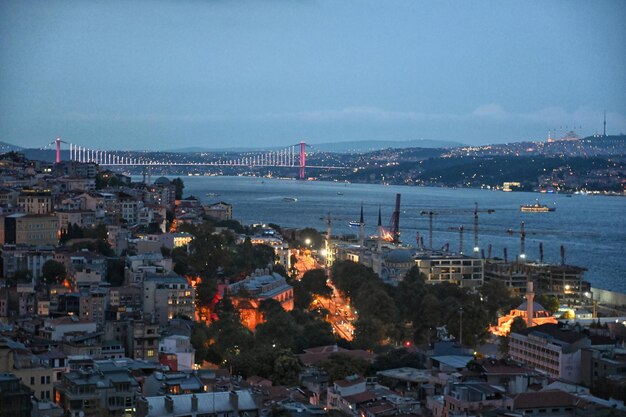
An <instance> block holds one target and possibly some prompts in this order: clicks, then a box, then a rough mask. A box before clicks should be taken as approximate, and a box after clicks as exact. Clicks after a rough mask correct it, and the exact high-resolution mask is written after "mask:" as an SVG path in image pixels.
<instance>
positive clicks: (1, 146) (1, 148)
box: [0, 141, 23, 153]
mask: <svg viewBox="0 0 626 417" xmlns="http://www.w3.org/2000/svg"><path fill="white" fill-rule="evenodd" d="M22 149H23V148H22V147H20V146H17V145H12V144H10V143H6V142H2V141H0V153H2V152H11V151H21V150H22Z"/></svg>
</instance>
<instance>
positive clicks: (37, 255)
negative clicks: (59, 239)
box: [2, 245, 54, 280]
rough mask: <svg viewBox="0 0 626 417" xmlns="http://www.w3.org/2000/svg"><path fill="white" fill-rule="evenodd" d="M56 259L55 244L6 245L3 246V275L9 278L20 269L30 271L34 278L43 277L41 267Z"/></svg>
mask: <svg viewBox="0 0 626 417" xmlns="http://www.w3.org/2000/svg"><path fill="white" fill-rule="evenodd" d="M53 259H54V247H53V246H40V247H32V246H24V245H4V246H3V247H2V276H3V277H5V278H9V277H12V276H14V275H15V273H16V272H18V271H28V272H30V275H31V277H32V278H33V279H35V280H38V279H39V278H41V268H42V267H43V264H45V263H46V262H47V261H50V260H53Z"/></svg>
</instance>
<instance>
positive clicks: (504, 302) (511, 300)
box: [480, 280, 520, 323]
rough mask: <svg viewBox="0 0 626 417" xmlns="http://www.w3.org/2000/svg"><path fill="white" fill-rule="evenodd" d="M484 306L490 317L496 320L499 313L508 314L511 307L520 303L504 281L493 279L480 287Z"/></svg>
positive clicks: (493, 320)
mask: <svg viewBox="0 0 626 417" xmlns="http://www.w3.org/2000/svg"><path fill="white" fill-rule="evenodd" d="M480 294H481V295H482V297H483V301H484V306H485V308H486V309H487V312H488V314H489V319H490V320H491V321H492V322H494V323H495V322H496V321H497V319H498V316H499V315H503V314H507V313H508V312H509V311H511V309H513V308H515V307H517V306H518V305H519V304H520V300H519V298H517V297H513V296H512V295H511V293H510V292H509V289H508V288H507V287H506V284H504V282H502V281H498V280H491V281H489V282H487V283H485V284H484V285H483V286H482V287H481V288H480Z"/></svg>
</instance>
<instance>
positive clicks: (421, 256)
mask: <svg viewBox="0 0 626 417" xmlns="http://www.w3.org/2000/svg"><path fill="white" fill-rule="evenodd" d="M415 264H416V265H417V267H418V269H419V271H420V272H421V273H422V274H424V276H425V277H426V283H427V284H438V283H441V282H449V283H451V284H455V285H458V286H460V287H478V286H481V285H482V284H483V281H484V278H485V273H484V260H483V259H481V258H473V257H470V256H466V255H458V254H454V253H450V252H440V251H428V252H418V253H417V255H416V257H415Z"/></svg>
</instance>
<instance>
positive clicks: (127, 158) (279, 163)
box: [42, 138, 350, 179]
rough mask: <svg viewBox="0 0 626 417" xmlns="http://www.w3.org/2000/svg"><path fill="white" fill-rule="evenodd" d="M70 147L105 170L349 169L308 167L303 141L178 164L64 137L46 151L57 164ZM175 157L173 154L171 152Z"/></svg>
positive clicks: (79, 158) (76, 156) (72, 155)
mask: <svg viewBox="0 0 626 417" xmlns="http://www.w3.org/2000/svg"><path fill="white" fill-rule="evenodd" d="M62 144H66V145H68V147H69V160H70V161H76V162H83V163H95V164H98V165H101V166H105V167H130V166H207V167H249V168H252V167H277V168H278V167H284V168H297V169H299V172H300V179H304V178H305V170H306V169H309V168H312V169H346V168H350V167H347V166H331V165H307V147H310V145H307V144H306V143H305V142H299V143H297V144H295V145H290V146H287V147H285V148H281V149H275V150H271V151H256V152H241V153H242V154H243V155H241V156H237V157H235V158H218V159H216V160H211V161H205V162H202V161H200V162H177V161H169V160H160V159H158V158H155V157H154V156H151V157H142V156H136V153H137V152H138V151H112V150H103V149H93V148H90V147H86V146H81V145H76V144H73V143H68V142H65V141H63V140H61V139H60V138H57V139H55V140H54V141H53V142H51V143H49V144H48V145H46V146H45V147H43V148H42V149H50V148H51V147H52V146H54V147H55V149H56V158H55V161H56V162H57V163H60V162H61V146H62ZM168 154H170V155H171V153H168Z"/></svg>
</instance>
